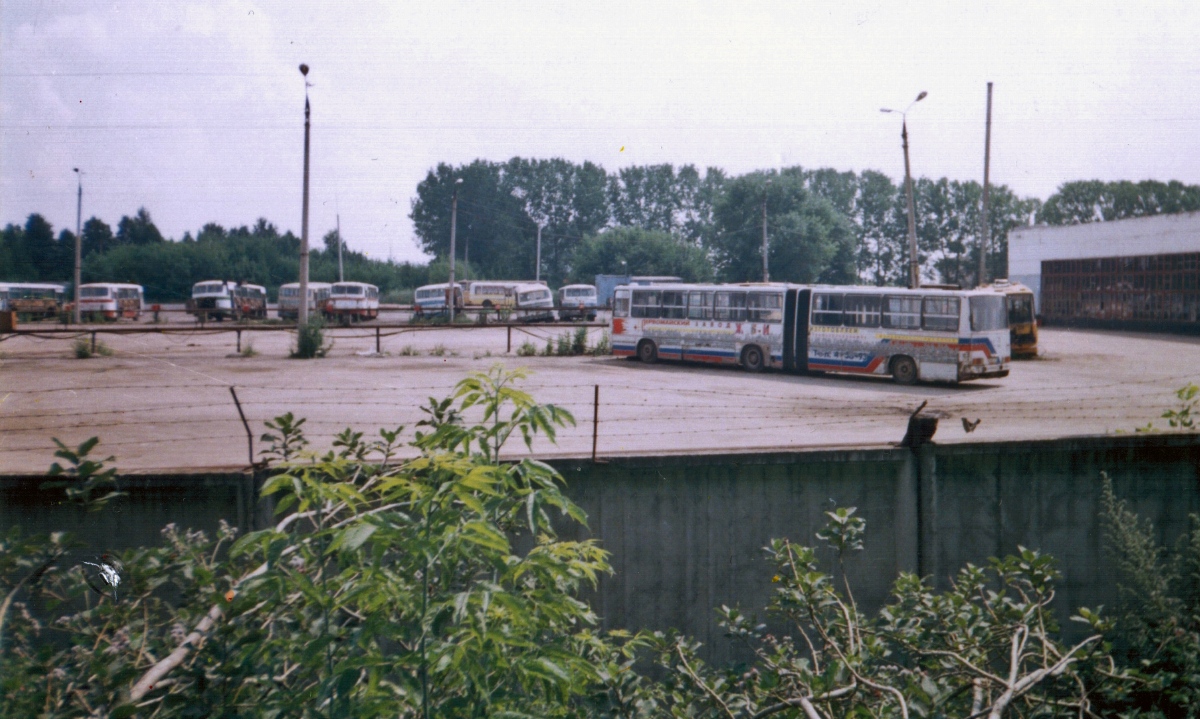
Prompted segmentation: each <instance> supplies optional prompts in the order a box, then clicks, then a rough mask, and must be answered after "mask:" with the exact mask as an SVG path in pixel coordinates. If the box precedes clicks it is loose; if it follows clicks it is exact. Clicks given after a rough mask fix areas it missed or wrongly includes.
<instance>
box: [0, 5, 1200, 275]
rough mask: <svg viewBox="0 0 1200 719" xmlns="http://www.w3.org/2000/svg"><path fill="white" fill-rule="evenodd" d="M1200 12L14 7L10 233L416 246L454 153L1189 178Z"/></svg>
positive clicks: (604, 161)
mask: <svg viewBox="0 0 1200 719" xmlns="http://www.w3.org/2000/svg"><path fill="white" fill-rule="evenodd" d="M1197 38H1200V3H1195V2H1186V1H1181V2H1159V3H1155V2H1097V1H1093V2H1085V3H1068V2H1055V3H1046V2H1027V3H1016V2H1010V3H994V2H953V3H941V2H920V1H914V0H907V1H905V2H830V3H816V2H797V1H795V0H793V1H788V2H755V3H749V2H728V1H727V0H726V1H725V2H713V3H702V2H686V3H685V2H679V3H668V2H649V1H645V0H643V1H641V2H620V3H618V2H600V1H593V2H587V3H583V2H557V3H535V2H517V3H500V2H479V3H457V2H447V1H446V0H441V1H439V2H431V1H425V2H379V3H354V2H343V3H331V2H300V1H297V0H285V1H283V2H204V3H176V2H156V1H144V2H101V1H100V0H81V1H79V2H53V1H45V2H39V1H38V0H24V1H22V0H5V1H4V2H2V3H0V175H2V177H0V223H9V222H14V223H23V222H24V220H25V217H26V216H27V215H28V214H29V213H31V212H40V213H42V214H43V215H45V216H46V217H47V219H49V220H50V221H51V222H52V223H53V224H54V226H55V229H56V231H57V230H58V229H61V228H63V227H67V228H71V229H74V224H75V191H76V180H75V175H74V173H73V172H72V169H71V168H73V167H80V168H82V169H83V170H84V173H85V174H84V176H83V183H84V196H83V213H84V218H85V219H86V218H88V217H91V216H93V215H95V216H98V217H100V218H101V219H103V220H105V221H106V222H108V223H109V224H110V225H113V226H114V228H115V226H116V223H117V221H118V220H119V219H120V217H121V216H122V215H124V214H133V213H134V212H135V211H136V210H137V208H138V207H141V206H144V207H146V208H147V209H148V210H149V211H150V213H151V215H152V216H153V218H154V220H155V222H156V224H157V225H158V227H159V229H161V230H162V231H163V233H164V234H165V235H166V236H168V237H171V238H176V239H177V238H179V237H181V236H182V235H183V233H184V232H185V231H191V232H192V233H193V234H194V233H195V232H196V230H197V229H199V228H200V227H201V226H202V225H203V224H204V223H206V222H210V221H211V222H217V223H220V224H222V225H225V226H227V227H228V226H236V225H249V224H253V222H254V221H255V220H256V219H257V218H258V217H266V218H267V219H268V220H270V221H271V222H273V223H275V224H276V225H278V226H279V227H280V229H281V230H286V229H290V230H292V231H294V232H296V233H297V234H299V231H300V214H301V171H302V166H303V161H302V157H303V154H302V148H303V105H304V82H303V79H302V78H301V75H300V73H299V71H298V70H297V66H298V65H299V64H300V63H301V62H304V63H307V64H308V65H309V66H311V68H312V71H311V73H310V75H309V80H310V81H311V83H312V87H311V88H310V89H309V93H310V97H311V100H312V105H313V131H312V189H311V202H312V213H311V219H310V223H311V224H310V227H311V236H312V238H313V241H314V242H319V240H320V237H322V236H323V235H324V234H325V232H327V231H328V230H330V229H332V228H333V226H334V222H335V215H337V214H340V216H341V225H342V233H343V235H344V236H345V237H346V239H347V242H348V243H349V245H350V246H351V247H352V248H354V249H358V250H361V251H365V252H367V253H369V254H370V256H372V257H377V258H384V257H387V256H389V253H390V255H391V256H393V257H395V259H397V260H420V259H422V256H421V253H420V251H419V250H418V249H417V247H416V245H415V244H414V242H413V239H412V224H411V222H410V220H409V219H408V213H409V211H410V203H411V199H412V197H413V196H414V194H415V188H416V185H417V183H418V182H419V181H420V180H421V179H422V178H423V177H424V175H425V173H426V172H427V171H428V170H429V169H430V168H432V167H433V166H435V165H436V164H437V163H438V162H448V163H452V164H459V163H465V162H470V161H471V160H473V159H476V158H484V159H488V160H496V161H503V160H506V159H508V158H510V157H512V156H514V155H521V156H525V157H535V158H549V157H564V158H566V159H568V160H572V161H576V162H581V161H584V160H591V161H592V162H596V163H598V164H600V165H602V166H603V167H604V168H605V169H607V170H609V171H610V172H611V171H614V170H616V169H618V168H620V167H623V166H627V165H635V164H638V165H640V164H651V163H664V162H666V163H672V164H674V165H676V166H679V165H683V164H689V163H690V164H694V165H696V166H698V167H700V168H704V167H706V166H719V167H722V168H724V169H725V170H726V171H728V172H730V173H735V174H736V173H743V172H746V171H750V170H754V169H764V168H778V167H780V166H790V165H797V164H799V165H803V166H805V167H812V168H816V167H835V168H838V169H841V170H855V171H861V170H864V169H876V170H880V171H882V172H884V173H887V174H888V175H891V176H892V177H893V178H897V179H898V178H901V177H903V173H904V164H903V156H902V154H901V150H900V142H899V130H900V118H899V117H898V116H895V115H885V114H881V113H880V112H879V108H880V107H884V106H891V107H898V108H901V109H902V108H904V107H906V106H907V105H908V103H909V102H911V100H912V99H913V98H914V97H915V96H916V95H917V93H918V92H920V91H921V90H926V91H928V92H929V96H928V98H927V99H926V100H924V101H923V102H921V103H920V104H918V105H916V106H915V107H913V109H912V110H911V111H910V113H909V130H910V135H911V146H912V163H913V173H914V174H915V175H918V176H927V177H943V176H945V177H949V178H951V179H959V180H979V181H981V180H982V176H983V146H984V118H985V106H986V85H987V82H988V81H989V80H990V81H992V82H994V83H995V90H994V93H995V94H994V101H993V102H994V106H993V132H992V171H991V172H992V174H991V176H992V181H993V182H995V183H1001V184H1006V185H1008V186H1009V187H1011V188H1012V189H1013V190H1015V191H1016V192H1017V193H1018V194H1020V195H1025V196H1036V197H1040V198H1043V199H1044V198H1045V197H1047V196H1048V195H1049V194H1050V193H1052V192H1053V191H1054V190H1055V188H1056V187H1057V186H1058V185H1059V184H1061V183H1062V182H1066V181H1070V180H1078V179H1093V178H1095V179H1102V180H1118V179H1128V180H1141V179H1158V180H1170V179H1178V180H1182V181H1184V182H1188V183H1200V40H1198V39H1197Z"/></svg>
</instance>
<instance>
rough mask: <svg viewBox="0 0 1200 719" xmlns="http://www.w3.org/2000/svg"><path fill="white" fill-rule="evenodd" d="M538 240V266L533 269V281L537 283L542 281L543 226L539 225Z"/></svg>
mask: <svg viewBox="0 0 1200 719" xmlns="http://www.w3.org/2000/svg"><path fill="white" fill-rule="evenodd" d="M537 228H538V238H537V264H536V265H534V268H533V281H534V282H537V281H539V280H541V279H542V226H541V225H540V224H539V225H538V226H537Z"/></svg>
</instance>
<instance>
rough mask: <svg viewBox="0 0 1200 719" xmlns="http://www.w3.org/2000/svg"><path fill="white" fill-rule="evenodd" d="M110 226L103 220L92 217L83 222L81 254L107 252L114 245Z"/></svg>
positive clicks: (85, 255)
mask: <svg viewBox="0 0 1200 719" xmlns="http://www.w3.org/2000/svg"><path fill="white" fill-rule="evenodd" d="M115 246H116V244H115V240H114V238H113V231H112V228H111V227H109V226H108V223H106V222H105V221H104V220H101V219H100V218H98V217H92V218H91V219H89V220H88V221H87V222H85V223H83V248H82V250H83V256H84V257H87V256H89V255H92V254H95V253H97V252H101V253H103V252H108V251H109V250H111V249H112V248H113V247H115Z"/></svg>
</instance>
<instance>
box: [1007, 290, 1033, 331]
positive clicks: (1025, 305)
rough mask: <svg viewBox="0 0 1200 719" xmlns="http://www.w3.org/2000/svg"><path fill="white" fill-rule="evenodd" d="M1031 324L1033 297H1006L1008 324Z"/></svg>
mask: <svg viewBox="0 0 1200 719" xmlns="http://www.w3.org/2000/svg"><path fill="white" fill-rule="evenodd" d="M1030 322H1033V295H1009V296H1008V324H1009V325H1020V324H1029V323H1030Z"/></svg>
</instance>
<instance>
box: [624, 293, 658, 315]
mask: <svg viewBox="0 0 1200 719" xmlns="http://www.w3.org/2000/svg"><path fill="white" fill-rule="evenodd" d="M658 314H659V298H658V292H657V291H654V290H634V293H633V305H632V307H631V311H630V315H631V316H632V317H645V318H650V319H653V318H656V317H658Z"/></svg>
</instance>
